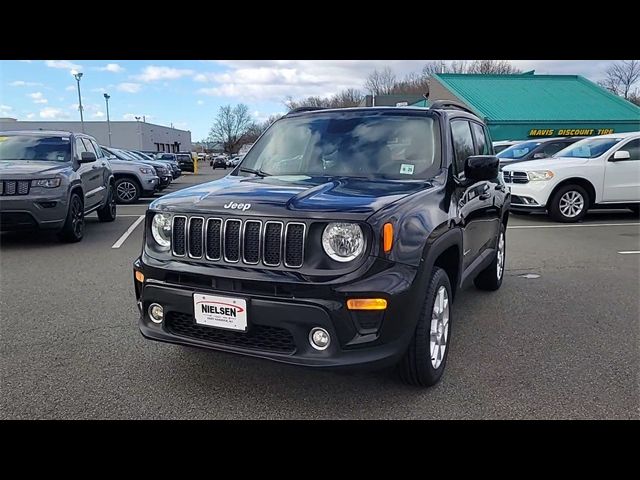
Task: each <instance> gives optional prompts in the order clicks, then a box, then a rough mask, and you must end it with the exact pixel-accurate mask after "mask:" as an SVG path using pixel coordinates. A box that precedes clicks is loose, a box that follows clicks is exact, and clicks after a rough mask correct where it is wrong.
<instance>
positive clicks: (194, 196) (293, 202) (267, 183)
mask: <svg viewBox="0 0 640 480" xmlns="http://www.w3.org/2000/svg"><path fill="white" fill-rule="evenodd" d="M431 187H432V185H431V184H430V183H428V182H419V183H414V182H398V181H388V180H369V179H358V178H347V177H339V178H337V177H336V178H331V179H328V178H327V177H316V178H313V177H306V176H286V177H276V176H270V177H265V178H256V177H239V176H234V175H228V176H226V177H224V178H221V179H220V180H216V181H213V182H210V183H204V184H201V185H195V186H193V187H190V188H186V189H184V190H179V191H177V192H174V193H171V194H169V195H165V196H163V197H162V198H160V199H158V200H156V201H154V202H153V203H152V204H151V205H150V208H152V209H159V210H167V211H174V212H185V213H186V212H198V211H201V212H202V213H206V214H210V213H218V214H232V215H242V216H255V215H264V216H275V217H279V216H282V217H286V216H295V215H297V214H300V215H301V216H306V217H313V216H314V214H318V215H320V216H321V215H323V214H327V213H336V214H339V215H344V216H351V217H353V218H359V219H363V220H364V219H365V218H367V217H369V216H370V215H371V214H372V213H374V212H376V211H377V210H379V209H380V208H382V207H384V206H386V205H389V204H391V203H393V202H395V201H397V200H399V199H401V198H403V197H406V196H407V195H410V194H412V193H415V192H417V191H419V190H423V189H425V188H431ZM248 205H249V206H248ZM225 206H227V207H226V208H225Z"/></svg>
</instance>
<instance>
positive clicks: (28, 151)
mask: <svg viewBox="0 0 640 480" xmlns="http://www.w3.org/2000/svg"><path fill="white" fill-rule="evenodd" d="M0 160H11V161H21V160H26V161H28V160H42V161H49V162H69V161H71V141H70V139H69V137H46V136H39V135H38V136H34V135H20V134H18V135H7V136H0Z"/></svg>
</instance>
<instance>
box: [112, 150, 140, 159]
mask: <svg viewBox="0 0 640 480" xmlns="http://www.w3.org/2000/svg"><path fill="white" fill-rule="evenodd" d="M112 151H113V153H114V154H115V156H116V157H118V158H119V159H120V160H135V161H136V162H139V161H140V159H139V158H136V157H135V156H134V155H133V154H131V153H129V152H125V151H124V150H119V149H117V148H114V149H112Z"/></svg>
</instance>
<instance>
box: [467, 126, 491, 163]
mask: <svg viewBox="0 0 640 480" xmlns="http://www.w3.org/2000/svg"><path fill="white" fill-rule="evenodd" d="M471 128H472V129H473V136H474V137H475V139H476V155H489V154H490V153H491V152H490V151H489V142H487V134H486V132H485V129H484V127H483V126H482V125H480V124H479V123H475V122H471Z"/></svg>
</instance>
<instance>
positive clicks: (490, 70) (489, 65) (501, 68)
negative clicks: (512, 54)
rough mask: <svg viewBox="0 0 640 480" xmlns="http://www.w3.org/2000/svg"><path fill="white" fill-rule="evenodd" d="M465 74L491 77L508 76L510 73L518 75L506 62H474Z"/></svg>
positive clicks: (517, 71) (518, 71) (515, 69)
mask: <svg viewBox="0 0 640 480" xmlns="http://www.w3.org/2000/svg"><path fill="white" fill-rule="evenodd" d="M467 73H483V74H493V75H508V74H512V73H520V70H518V69H517V68H515V67H514V66H513V65H511V63H509V62H508V61H507V60H474V61H473V62H471V65H469V68H468V69H467Z"/></svg>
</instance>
